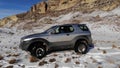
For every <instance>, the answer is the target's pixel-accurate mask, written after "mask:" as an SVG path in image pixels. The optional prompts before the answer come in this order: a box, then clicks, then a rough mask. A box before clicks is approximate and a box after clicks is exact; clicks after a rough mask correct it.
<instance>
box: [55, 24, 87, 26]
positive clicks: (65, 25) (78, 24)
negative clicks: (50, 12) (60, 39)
mask: <svg viewBox="0 0 120 68" xmlns="http://www.w3.org/2000/svg"><path fill="white" fill-rule="evenodd" d="M69 25H86V24H62V25H57V26H69Z"/></svg>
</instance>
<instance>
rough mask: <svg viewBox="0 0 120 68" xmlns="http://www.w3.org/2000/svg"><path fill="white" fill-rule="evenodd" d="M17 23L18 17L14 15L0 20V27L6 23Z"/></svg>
mask: <svg viewBox="0 0 120 68" xmlns="http://www.w3.org/2000/svg"><path fill="white" fill-rule="evenodd" d="M17 21H18V17H17V16H16V15H13V16H9V17H5V18H3V19H2V20H0V26H4V25H5V24H6V23H8V22H14V23H15V22H17Z"/></svg>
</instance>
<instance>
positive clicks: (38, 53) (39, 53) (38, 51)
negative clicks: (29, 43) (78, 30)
mask: <svg viewBox="0 0 120 68" xmlns="http://www.w3.org/2000/svg"><path fill="white" fill-rule="evenodd" d="M31 55H33V56H35V57H37V58H38V59H42V58H43V57H44V56H45V55H46V50H45V48H44V47H41V46H34V47H33V48H32V50H31Z"/></svg>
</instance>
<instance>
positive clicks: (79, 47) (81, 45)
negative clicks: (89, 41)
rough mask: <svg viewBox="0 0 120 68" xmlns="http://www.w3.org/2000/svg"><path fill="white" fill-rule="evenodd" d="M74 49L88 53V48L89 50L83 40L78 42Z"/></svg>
mask: <svg viewBox="0 0 120 68" xmlns="http://www.w3.org/2000/svg"><path fill="white" fill-rule="evenodd" d="M74 50H75V52H76V53H80V54H86V53H87V50H88V47H87V45H86V44H85V43H83V42H77V44H76V45H75V47H74Z"/></svg>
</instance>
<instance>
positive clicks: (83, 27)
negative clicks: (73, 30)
mask: <svg viewBox="0 0 120 68" xmlns="http://www.w3.org/2000/svg"><path fill="white" fill-rule="evenodd" d="M78 27H79V28H80V29H81V30H83V31H89V29H88V27H87V26H86V25H79V26H78Z"/></svg>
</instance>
